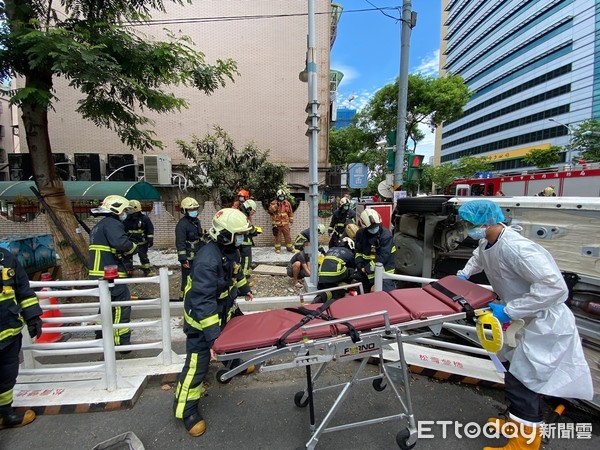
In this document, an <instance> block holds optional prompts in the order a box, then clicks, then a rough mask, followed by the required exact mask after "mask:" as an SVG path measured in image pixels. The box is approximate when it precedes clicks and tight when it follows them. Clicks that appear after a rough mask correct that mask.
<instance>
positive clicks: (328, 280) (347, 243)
mask: <svg viewBox="0 0 600 450" xmlns="http://www.w3.org/2000/svg"><path fill="white" fill-rule="evenodd" d="M355 269H356V261H355V258H354V241H353V240H352V239H350V238H349V237H345V238H342V240H341V241H340V246H339V247H332V248H330V249H329V250H327V253H326V254H325V258H323V262H322V263H321V265H320V266H319V282H318V285H317V289H319V290H320V289H328V288H332V287H337V286H343V285H345V284H349V283H351V282H352V276H353V275H354V271H355ZM344 294H345V292H344V291H342V290H340V291H334V292H333V293H332V292H327V293H326V294H319V296H320V298H321V301H327V300H329V299H331V298H332V296H335V297H342V296H343V295H344ZM323 297H325V298H323Z"/></svg>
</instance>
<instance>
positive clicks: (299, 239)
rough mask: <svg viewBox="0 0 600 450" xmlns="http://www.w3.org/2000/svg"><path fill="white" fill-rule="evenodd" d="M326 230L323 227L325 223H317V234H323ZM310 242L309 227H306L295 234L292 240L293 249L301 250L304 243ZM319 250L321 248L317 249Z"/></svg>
mask: <svg viewBox="0 0 600 450" xmlns="http://www.w3.org/2000/svg"><path fill="white" fill-rule="evenodd" d="M326 231H327V228H326V227H325V225H323V224H322V223H320V224H319V225H317V234H318V235H319V236H321V235H323V234H325V232H326ZM307 242H310V228H307V229H306V230H304V231H301V232H300V234H299V235H298V236H296V240H295V241H294V249H295V250H296V251H299V252H301V251H302V250H303V249H304V245H305V244H306V243H307ZM319 250H321V249H319Z"/></svg>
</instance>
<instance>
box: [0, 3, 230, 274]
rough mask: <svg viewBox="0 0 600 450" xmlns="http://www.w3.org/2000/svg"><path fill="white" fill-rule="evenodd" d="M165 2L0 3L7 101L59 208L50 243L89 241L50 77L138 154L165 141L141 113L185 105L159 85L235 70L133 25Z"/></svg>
mask: <svg viewBox="0 0 600 450" xmlns="http://www.w3.org/2000/svg"><path fill="white" fill-rule="evenodd" d="M165 3H167V2H166V1H164V0H106V1H98V0H61V1H57V2H54V3H53V2H51V1H45V2H42V1H37V0H4V1H0V79H3V80H5V79H9V78H14V77H17V76H18V77H20V78H21V79H22V80H23V87H21V88H19V89H17V90H13V91H11V93H10V97H11V102H12V104H15V105H17V106H18V107H19V108H20V109H21V112H22V119H23V122H24V125H25V127H24V128H25V129H24V131H25V137H26V140H27V145H28V148H29V152H30V154H31V160H32V166H33V167H32V168H33V173H34V180H35V183H36V186H37V188H38V190H39V191H40V192H41V194H42V196H44V197H45V198H46V202H47V208H48V209H51V210H53V211H54V212H55V213H56V214H55V215H56V217H57V219H58V220H57V221H56V222H54V221H53V220H51V219H50V218H51V216H52V215H51V214H48V215H47V217H48V218H49V219H48V220H49V225H50V227H51V229H52V231H53V234H54V237H55V240H57V241H62V240H63V239H66V240H67V241H69V243H70V244H71V247H77V249H79V250H78V252H77V253H80V254H87V244H86V242H85V239H84V238H83V236H82V235H81V234H80V233H76V231H75V230H78V229H79V226H78V223H77V221H76V218H75V216H74V214H73V209H72V206H71V202H70V201H69V200H68V199H67V197H66V196H65V192H64V187H63V183H62V180H61V179H60V177H58V176H57V174H56V169H55V167H54V164H53V159H52V147H51V144H50V134H49V130H48V109H50V108H52V104H53V103H54V102H55V101H57V100H58V99H57V98H56V97H55V91H54V89H53V82H54V79H55V78H56V77H62V78H64V79H66V80H67V81H68V82H69V85H70V86H71V87H73V88H75V89H77V90H79V91H80V92H81V99H80V100H79V104H78V108H77V111H78V112H79V113H80V114H81V115H82V116H83V117H84V118H86V119H88V120H90V121H92V122H93V123H95V124H96V125H98V126H102V127H106V128H109V129H111V130H114V131H115V132H116V133H117V135H118V136H119V138H120V139H121V140H122V141H123V142H124V143H125V144H127V145H128V146H129V147H130V148H132V149H134V150H140V151H142V152H143V151H146V150H149V149H152V148H161V147H162V143H161V142H160V140H158V139H157V138H156V136H155V134H154V131H153V130H152V125H153V124H152V121H151V120H150V119H149V118H147V117H145V116H144V115H143V114H144V112H145V111H152V112H156V113H165V112H172V111H178V110H180V109H181V108H184V107H186V106H187V103H186V100H185V99H183V98H179V97H177V96H175V95H174V94H173V93H171V92H168V91H167V90H166V89H167V88H168V86H171V85H183V86H193V87H195V88H197V89H198V90H199V91H201V92H204V93H206V94H210V93H212V92H213V91H215V90H216V89H217V88H219V87H222V86H224V85H225V82H226V81H227V80H233V78H234V76H235V75H236V74H237V69H236V63H235V62H234V61H232V60H230V59H226V60H217V61H216V62H215V63H214V64H208V63H207V62H205V58H204V55H203V54H202V53H201V52H199V51H197V50H195V48H194V46H193V43H192V42H191V41H190V39H189V38H187V37H184V36H176V35H175V34H170V35H169V36H168V39H167V40H166V41H159V40H149V39H146V38H145V37H144V36H143V35H142V34H141V33H140V32H139V31H138V30H139V29H137V28H136V27H132V26H131V25H130V23H143V22H147V21H149V20H150V19H151V16H150V13H151V12H153V11H157V12H159V13H164V12H165V6H164V4H165ZM168 3H174V4H178V5H183V4H184V3H185V2H184V1H183V0H171V1H169V2H168ZM55 8H56V9H55ZM74 132H76V131H74ZM58 230H63V231H58ZM64 248H65V247H63V249H64ZM67 248H68V247H67ZM61 252H64V250H61ZM61 259H62V260H63V261H72V260H73V258H72V254H70V255H67V254H65V253H63V254H61ZM83 264H84V262H83V261H79V267H76V265H73V266H72V267H67V268H66V270H63V272H66V273H68V274H69V276H71V277H74V278H78V277H81V276H82V273H83Z"/></svg>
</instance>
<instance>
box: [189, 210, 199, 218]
mask: <svg viewBox="0 0 600 450" xmlns="http://www.w3.org/2000/svg"><path fill="white" fill-rule="evenodd" d="M188 214H189V216H190V217H198V211H190V212H189V213H188Z"/></svg>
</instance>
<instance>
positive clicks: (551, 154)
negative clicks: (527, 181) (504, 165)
mask: <svg viewBox="0 0 600 450" xmlns="http://www.w3.org/2000/svg"><path fill="white" fill-rule="evenodd" d="M561 152H562V147H558V146H556V145H553V146H551V147H550V148H534V149H532V150H530V151H529V152H527V154H526V155H525V157H524V158H523V161H524V162H525V163H526V164H529V165H530V166H535V167H539V168H541V169H543V168H546V167H550V166H551V165H552V164H556V163H558V162H560V153H561Z"/></svg>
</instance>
